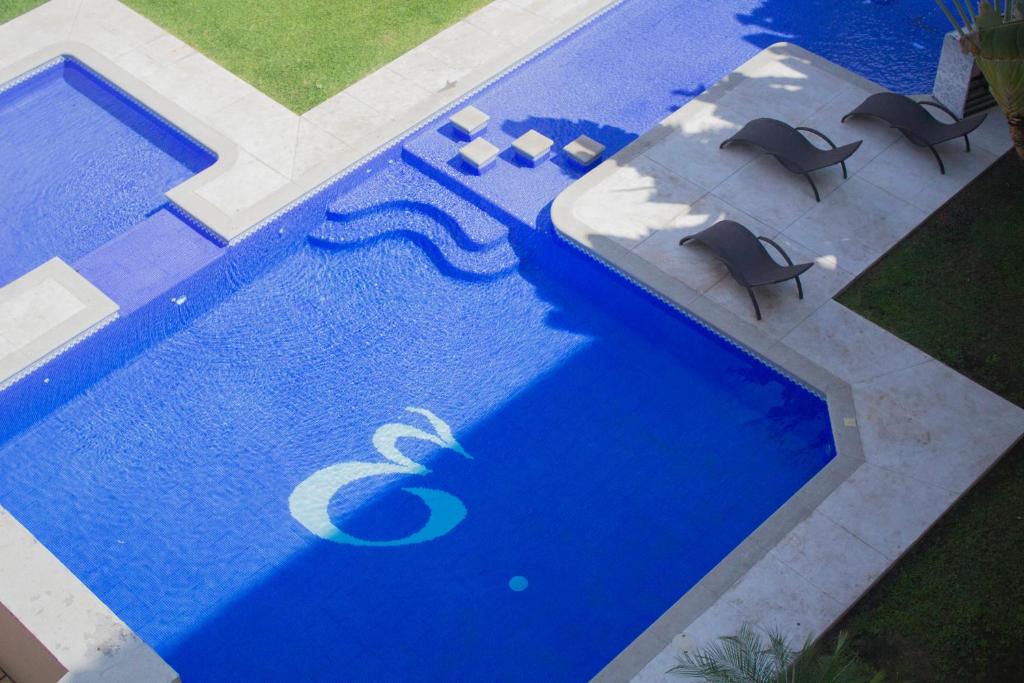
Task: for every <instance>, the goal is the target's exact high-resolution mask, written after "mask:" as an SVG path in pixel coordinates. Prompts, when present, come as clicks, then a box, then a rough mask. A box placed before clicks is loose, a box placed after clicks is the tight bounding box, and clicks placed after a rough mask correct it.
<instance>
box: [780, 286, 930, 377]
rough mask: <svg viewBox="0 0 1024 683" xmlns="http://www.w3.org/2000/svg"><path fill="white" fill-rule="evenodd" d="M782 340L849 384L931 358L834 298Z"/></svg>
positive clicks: (911, 365)
mask: <svg viewBox="0 0 1024 683" xmlns="http://www.w3.org/2000/svg"><path fill="white" fill-rule="evenodd" d="M782 343H784V344H786V345H787V346H789V347H790V348H792V349H794V350H795V351H797V352H799V353H801V354H803V355H804V356H806V357H807V358H808V359H809V360H811V361H813V362H815V363H817V364H818V365H820V366H821V367H823V368H825V369H826V370H828V371H829V372H831V373H832V374H834V375H836V376H837V377H839V378H841V379H843V380H844V381H846V382H849V383H851V384H856V383H858V382H866V381H869V380H871V379H874V378H876V377H879V376H881V375H885V374H888V373H890V372H895V371H897V370H903V369H906V368H909V367H913V366H915V365H920V364H922V363H925V362H927V361H929V360H931V357H930V356H928V355H927V354H926V353H924V352H923V351H920V350H918V349H916V348H914V347H913V346H911V345H910V344H908V343H906V342H905V341H903V340H902V339H900V338H898V337H896V336H894V335H892V334H890V333H889V332H886V331H885V330H883V329H882V328H881V327H878V326H877V325H875V324H874V323H872V322H871V321H870V320H868V319H867V318H864V317H862V316H860V315H858V314H856V313H854V312H853V311H851V310H850V309H848V308H847V307H846V306H843V305H842V304H841V303H839V302H837V301H827V302H825V304H823V305H822V306H821V307H820V308H818V310H816V311H815V312H814V313H813V314H812V315H811V316H810V317H809V318H807V319H805V320H804V321H803V322H802V323H800V324H799V325H798V326H797V327H796V328H795V329H794V330H793V331H792V332H790V333H789V334H787V335H786V336H785V337H783V339H782Z"/></svg>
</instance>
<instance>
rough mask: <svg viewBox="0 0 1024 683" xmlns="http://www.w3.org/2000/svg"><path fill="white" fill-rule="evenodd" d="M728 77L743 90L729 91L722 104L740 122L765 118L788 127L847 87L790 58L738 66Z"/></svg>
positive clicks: (815, 68)
mask: <svg viewBox="0 0 1024 683" xmlns="http://www.w3.org/2000/svg"><path fill="white" fill-rule="evenodd" d="M728 78H729V79H734V80H735V81H738V82H741V83H742V87H737V88H735V89H733V90H730V91H729V92H728V93H727V94H726V95H725V96H724V97H723V98H722V100H721V104H722V106H725V107H728V108H729V109H731V110H733V111H735V112H737V113H738V114H739V115H740V116H741V117H742V118H743V119H744V120H743V123H746V122H747V121H749V120H751V119H756V118H760V117H765V116H767V117H771V118H776V119H779V120H781V121H785V122H786V123H788V124H790V125H791V126H796V125H799V122H800V121H803V120H804V119H806V118H807V117H808V116H810V115H811V114H813V113H814V112H815V111H817V110H818V109H820V108H821V107H822V106H823V105H824V104H826V103H827V102H828V101H830V100H831V99H832V98H833V97H835V96H836V95H837V94H838V93H840V92H841V91H842V90H843V88H844V87H845V86H846V85H847V84H846V82H845V81H843V80H842V79H840V78H838V77H836V76H834V75H832V74H830V73H828V72H827V71H825V70H823V69H819V68H817V67H814V66H811V65H809V64H807V63H806V62H804V61H803V60H801V59H799V58H796V57H789V56H785V57H782V58H781V59H779V60H775V61H772V62H771V63H768V64H764V65H761V66H757V67H754V68H747V67H745V66H741V67H739V68H738V69H736V71H734V72H733V73H732V74H730V75H729V76H728Z"/></svg>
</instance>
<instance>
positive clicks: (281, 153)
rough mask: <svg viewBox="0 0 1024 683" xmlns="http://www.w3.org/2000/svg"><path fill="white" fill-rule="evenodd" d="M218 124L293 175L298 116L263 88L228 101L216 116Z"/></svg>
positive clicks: (247, 147) (249, 149) (252, 151)
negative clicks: (270, 96)
mask: <svg viewBox="0 0 1024 683" xmlns="http://www.w3.org/2000/svg"><path fill="white" fill-rule="evenodd" d="M216 120H217V128H218V129H219V130H220V131H221V132H222V133H224V134H225V135H229V136H231V137H233V138H234V139H235V140H236V141H237V142H238V144H239V145H240V146H241V147H242V149H244V150H245V151H247V152H249V153H250V154H252V155H253V156H255V157H256V158H258V159H259V160H260V161H262V162H263V163H265V164H267V165H268V166H269V167H270V168H272V169H274V170H275V171H277V172H278V173H280V174H281V175H283V176H286V177H291V174H292V163H293V161H294V159H295V146H296V145H297V144H298V138H299V116H298V115H297V114H295V113H294V112H292V111H290V110H289V109H288V108H287V107H285V106H283V105H281V104H278V103H277V102H275V101H274V100H272V99H270V98H269V97H267V96H266V95H264V94H263V93H260V92H254V93H251V94H249V95H246V96H244V97H242V98H241V99H239V100H236V101H235V102H233V103H231V104H229V105H228V106H226V107H224V108H223V109H221V110H220V111H218V112H217V116H216Z"/></svg>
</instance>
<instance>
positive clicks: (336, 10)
mask: <svg viewBox="0 0 1024 683" xmlns="http://www.w3.org/2000/svg"><path fill="white" fill-rule="evenodd" d="M124 1H125V3H126V4H127V5H128V6H129V7H132V8H133V9H135V10H136V11H138V12H140V13H141V14H144V15H145V16H147V17H149V18H150V19H151V20H153V21H154V22H156V23H157V24H160V25H161V26H163V27H164V28H166V29H167V30H168V31H170V32H171V33H173V34H174V35H176V36H178V37H179V38H181V39H182V40H184V41H185V42H186V43H188V44H190V45H192V46H193V47H195V48H196V49H198V50H199V51H200V52H202V53H203V54H205V55H206V56H207V57H210V58H211V59H213V60H214V61H216V62H217V63H219V64H220V65H221V66H223V67H225V68H226V69H228V70H230V71H232V72H233V73H235V74H237V75H238V76H240V77H241V78H243V79H244V80H246V81H248V82H249V83H251V84H252V85H254V86H256V87H257V88H259V89H260V90H262V91H263V92H265V93H266V94H268V95H270V96H271V97H273V98H274V99H275V100H277V101H278V102H280V103H281V104H283V105H285V106H286V107H288V108H289V109H291V110H292V111H294V112H297V113H302V112H305V111H307V110H309V109H311V108H312V107H314V106H316V105H317V104H319V103H321V102H323V101H324V100H326V99H327V98H329V97H330V96H332V95H334V94H335V93H337V92H338V91H340V90H342V89H344V88H345V87H346V86H348V85H350V84H352V83H354V82H355V81H357V80H359V79H360V78H362V77H363V76H365V75H366V74H368V73H370V72H372V71H374V70H376V69H377V68H379V67H381V66H383V65H384V64H387V63H388V62H390V61H391V60H393V59H395V58H396V57H398V56H399V55H401V54H403V53H404V52H407V51H408V50H410V49H411V48H413V47H415V46H416V45H419V44H420V43H422V42H423V41H425V40H426V39H427V38H430V37H431V36H433V35H434V34H435V33H437V32H438V31H440V30H441V29H443V28H444V27H446V26H448V25H450V24H452V23H454V22H456V21H458V20H459V19H461V18H462V17H464V16H465V15H467V14H469V13H470V12H471V11H473V10H475V9H477V8H479V7H482V6H483V5H486V4H487V2H488V0H372V1H367V0H287V2H253V1H252V0H124Z"/></svg>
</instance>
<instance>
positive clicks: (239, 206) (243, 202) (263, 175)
mask: <svg viewBox="0 0 1024 683" xmlns="http://www.w3.org/2000/svg"><path fill="white" fill-rule="evenodd" d="M287 183H288V178H286V177H284V176H283V175H281V174H280V173H278V172H277V171H275V170H273V169H272V168H270V167H269V166H267V165H266V164H265V163H263V162H262V161H260V160H259V159H257V158H256V157H254V156H252V155H251V154H249V153H248V152H245V151H241V152H239V154H238V161H237V162H236V163H235V165H234V166H232V167H231V168H230V169H228V170H227V171H226V172H224V173H223V174H222V175H220V176H218V177H217V178H215V179H214V180H212V181H210V182H209V183H207V184H206V185H204V186H203V187H202V188H200V189H199V190H198V191H197V192H196V194H198V195H199V196H200V197H202V198H203V199H205V200H207V201H208V202H210V203H211V204H213V205H214V206H215V207H217V208H218V209H220V210H221V211H223V212H224V213H225V214H227V215H229V216H231V215H235V214H237V213H238V212H240V211H242V210H243V209H245V208H247V207H249V206H251V205H252V204H254V203H256V202H257V201H259V200H261V199H263V198H264V197H266V196H267V195H269V194H271V193H272V192H275V191H277V190H279V189H281V188H282V187H284V186H285V185H286V184H287Z"/></svg>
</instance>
